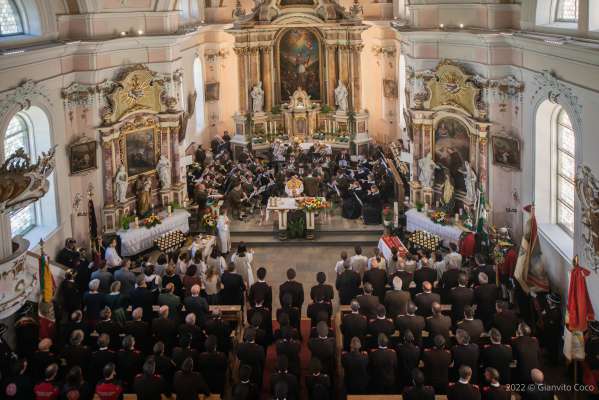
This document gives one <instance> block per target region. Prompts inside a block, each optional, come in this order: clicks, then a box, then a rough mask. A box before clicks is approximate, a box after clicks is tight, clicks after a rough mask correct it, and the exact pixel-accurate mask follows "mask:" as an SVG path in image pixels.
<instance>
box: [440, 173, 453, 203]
mask: <svg viewBox="0 0 599 400" xmlns="http://www.w3.org/2000/svg"><path fill="white" fill-rule="evenodd" d="M453 193H454V187H453V184H452V183H451V178H450V176H449V173H448V172H447V171H445V182H443V193H442V196H441V200H442V202H443V204H444V205H445V204H449V203H450V202H451V201H452V200H453Z"/></svg>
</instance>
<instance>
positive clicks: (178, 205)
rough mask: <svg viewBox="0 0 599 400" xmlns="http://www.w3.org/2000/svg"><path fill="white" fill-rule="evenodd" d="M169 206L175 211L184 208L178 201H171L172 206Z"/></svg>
mask: <svg viewBox="0 0 599 400" xmlns="http://www.w3.org/2000/svg"><path fill="white" fill-rule="evenodd" d="M169 205H170V206H171V209H172V210H173V211H175V210H176V209H178V208H183V207H182V206H181V204H179V202H178V201H175V200H173V201H171V204H169Z"/></svg>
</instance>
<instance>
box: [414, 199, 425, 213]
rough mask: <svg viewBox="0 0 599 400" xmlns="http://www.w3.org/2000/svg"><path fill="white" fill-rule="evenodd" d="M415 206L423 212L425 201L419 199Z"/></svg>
mask: <svg viewBox="0 0 599 400" xmlns="http://www.w3.org/2000/svg"><path fill="white" fill-rule="evenodd" d="M414 206H415V207H416V211H418V212H422V209H423V208H424V203H423V202H421V201H417V202H415V203H414Z"/></svg>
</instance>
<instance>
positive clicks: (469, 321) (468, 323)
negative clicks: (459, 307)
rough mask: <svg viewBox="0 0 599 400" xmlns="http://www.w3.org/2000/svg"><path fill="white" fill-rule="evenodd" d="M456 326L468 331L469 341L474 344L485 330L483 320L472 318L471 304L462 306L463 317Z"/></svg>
mask: <svg viewBox="0 0 599 400" xmlns="http://www.w3.org/2000/svg"><path fill="white" fill-rule="evenodd" d="M456 328H457V329H463V330H465V331H466V332H468V335H469V336H470V341H471V342H472V343H476V344H478V343H479V342H480V336H481V335H482V334H483V332H484V331H485V327H484V326H483V322H482V321H481V320H480V319H474V310H473V309H472V306H465V307H464V319H463V320H461V321H460V322H458V323H457V325H456Z"/></svg>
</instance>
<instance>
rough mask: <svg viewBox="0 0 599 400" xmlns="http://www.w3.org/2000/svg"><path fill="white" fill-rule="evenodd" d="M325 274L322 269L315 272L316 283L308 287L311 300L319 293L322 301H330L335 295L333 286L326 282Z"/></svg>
mask: <svg viewBox="0 0 599 400" xmlns="http://www.w3.org/2000/svg"><path fill="white" fill-rule="evenodd" d="M326 281H327V274H325V273H324V272H322V271H319V272H317V273H316V282H317V283H316V285H314V286H312V287H311V288H310V298H311V299H312V301H314V300H316V297H318V296H319V295H320V296H322V298H323V299H324V301H327V302H329V303H330V302H332V301H333V298H334V297H335V291H334V290H333V286H332V285H329V284H326V283H325V282H326Z"/></svg>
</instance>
